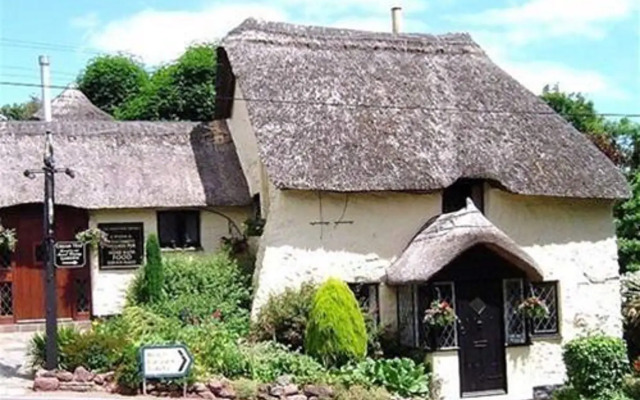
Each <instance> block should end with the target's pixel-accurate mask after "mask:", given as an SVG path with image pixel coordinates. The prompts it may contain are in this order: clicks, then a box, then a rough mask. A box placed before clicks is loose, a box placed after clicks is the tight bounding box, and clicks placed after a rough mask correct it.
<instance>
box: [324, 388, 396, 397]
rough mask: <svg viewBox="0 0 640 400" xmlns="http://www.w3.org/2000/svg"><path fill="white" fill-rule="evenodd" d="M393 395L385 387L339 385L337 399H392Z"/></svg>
mask: <svg viewBox="0 0 640 400" xmlns="http://www.w3.org/2000/svg"><path fill="white" fill-rule="evenodd" d="M392 398H393V396H391V394H390V393H389V392H387V391H386V390H385V389H384V388H380V387H375V388H369V387H364V386H350V387H338V390H336V397H335V399H336V400H391V399H392Z"/></svg>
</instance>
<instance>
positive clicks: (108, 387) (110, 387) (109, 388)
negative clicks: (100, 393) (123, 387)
mask: <svg viewBox="0 0 640 400" xmlns="http://www.w3.org/2000/svg"><path fill="white" fill-rule="evenodd" d="M104 390H105V392H107V393H117V392H118V385H116V384H115V382H107V383H105V384H104Z"/></svg>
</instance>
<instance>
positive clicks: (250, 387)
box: [231, 378, 258, 400]
mask: <svg viewBox="0 0 640 400" xmlns="http://www.w3.org/2000/svg"><path fill="white" fill-rule="evenodd" d="M231 386H232V387H233V389H234V390H235V391H236V396H237V399H238V400H255V399H257V398H258V383H257V382H255V381H252V380H250V379H245V378H241V379H238V380H237V381H234V382H232V383H231Z"/></svg>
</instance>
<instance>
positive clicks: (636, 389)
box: [622, 375, 640, 399]
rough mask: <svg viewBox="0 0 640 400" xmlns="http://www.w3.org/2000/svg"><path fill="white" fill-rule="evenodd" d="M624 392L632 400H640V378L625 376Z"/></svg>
mask: <svg viewBox="0 0 640 400" xmlns="http://www.w3.org/2000/svg"><path fill="white" fill-rule="evenodd" d="M622 391H623V392H624V393H625V394H626V395H627V396H629V397H630V398H632V399H640V376H632V375H627V376H625V378H624V380H623V382H622Z"/></svg>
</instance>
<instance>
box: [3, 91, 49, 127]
mask: <svg viewBox="0 0 640 400" xmlns="http://www.w3.org/2000/svg"><path fill="white" fill-rule="evenodd" d="M39 108H40V101H39V100H38V98H37V97H35V96H31V100H29V101H26V102H24V103H13V104H5V105H4V106H2V107H0V114H2V115H4V116H5V117H7V118H8V119H9V120H15V121H20V120H22V121H24V120H29V119H31V117H32V116H33V114H35V113H36V111H38V109H39Z"/></svg>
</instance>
